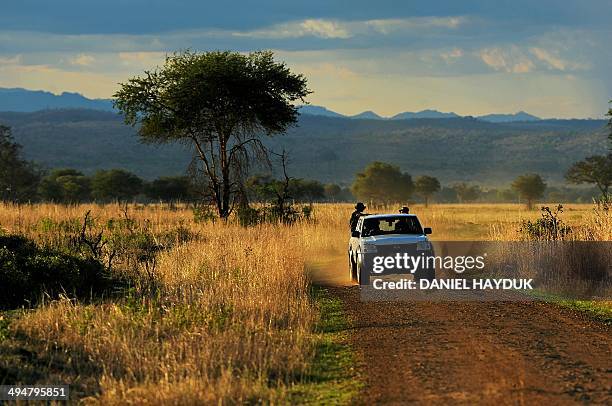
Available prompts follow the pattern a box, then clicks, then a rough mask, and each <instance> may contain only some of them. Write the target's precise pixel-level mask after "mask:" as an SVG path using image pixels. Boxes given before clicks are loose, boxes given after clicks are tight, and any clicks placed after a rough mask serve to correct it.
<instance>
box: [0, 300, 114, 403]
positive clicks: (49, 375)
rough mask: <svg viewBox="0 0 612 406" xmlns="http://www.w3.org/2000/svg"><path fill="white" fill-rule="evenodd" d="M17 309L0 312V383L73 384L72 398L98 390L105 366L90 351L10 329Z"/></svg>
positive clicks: (81, 396) (16, 315)
mask: <svg viewBox="0 0 612 406" xmlns="http://www.w3.org/2000/svg"><path fill="white" fill-rule="evenodd" d="M18 312H19V311H12V312H0V385H52V384H55V385H70V399H71V401H72V400H76V399H79V398H83V397H87V396H92V395H95V394H97V393H98V392H99V390H100V387H99V380H100V377H101V375H102V372H103V371H102V368H101V367H99V366H97V365H96V364H94V363H93V362H91V361H89V357H88V356H87V354H77V353H76V351H75V350H74V349H71V348H64V347H60V346H58V345H54V344H52V343H45V342H42V341H40V340H36V339H34V338H32V337H29V336H26V335H24V334H23V333H15V332H13V331H11V329H10V322H11V319H12V318H14V317H18V314H17V313H18Z"/></svg>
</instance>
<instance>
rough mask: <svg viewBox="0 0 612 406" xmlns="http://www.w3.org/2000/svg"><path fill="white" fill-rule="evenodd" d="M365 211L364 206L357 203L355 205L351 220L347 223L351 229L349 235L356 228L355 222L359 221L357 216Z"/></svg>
mask: <svg viewBox="0 0 612 406" xmlns="http://www.w3.org/2000/svg"><path fill="white" fill-rule="evenodd" d="M365 209H366V206H365V204H363V203H361V202H359V203H357V204H356V205H355V211H354V212H353V213H352V214H351V220H350V221H349V225H350V227H351V233H352V232H353V231H355V229H356V228H357V221H359V216H361V215H362V214H363V211H364V210H365Z"/></svg>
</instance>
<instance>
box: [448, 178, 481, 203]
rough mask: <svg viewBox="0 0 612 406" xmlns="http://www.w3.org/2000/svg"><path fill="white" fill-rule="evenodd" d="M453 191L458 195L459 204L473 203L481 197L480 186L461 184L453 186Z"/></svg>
mask: <svg viewBox="0 0 612 406" xmlns="http://www.w3.org/2000/svg"><path fill="white" fill-rule="evenodd" d="M453 190H454V191H455V193H456V194H457V199H459V203H466V202H473V201H474V200H476V199H478V198H479V197H480V187H479V186H478V185H469V184H467V183H465V182H460V183H456V184H455V185H453Z"/></svg>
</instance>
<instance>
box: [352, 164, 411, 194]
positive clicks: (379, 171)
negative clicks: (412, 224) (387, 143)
mask: <svg viewBox="0 0 612 406" xmlns="http://www.w3.org/2000/svg"><path fill="white" fill-rule="evenodd" d="M351 190H352V192H353V194H354V195H355V197H357V198H358V199H360V200H366V201H374V202H383V203H396V202H405V201H406V200H408V199H410V196H411V195H412V191H413V190H414V184H413V183H412V177H411V176H410V175H409V174H407V173H402V171H401V170H400V168H399V166H395V165H391V164H387V163H384V162H372V163H371V164H369V165H368V166H367V167H366V168H365V170H364V171H363V172H360V173H358V174H357V176H356V179H355V182H353V185H352V187H351Z"/></svg>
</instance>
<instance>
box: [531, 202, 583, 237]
mask: <svg viewBox="0 0 612 406" xmlns="http://www.w3.org/2000/svg"><path fill="white" fill-rule="evenodd" d="M561 213H563V206H562V205H558V206H557V208H556V209H555V211H554V212H553V211H552V210H551V209H550V207H548V206H545V207H542V218H539V219H537V220H536V221H531V220H523V223H522V224H521V228H520V229H519V233H520V234H521V235H522V236H523V237H524V238H525V239H527V240H538V241H557V240H564V239H566V237H568V236H569V234H570V233H571V232H572V229H571V228H570V227H569V226H567V225H565V223H564V222H563V220H561V218H559V214H561Z"/></svg>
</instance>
